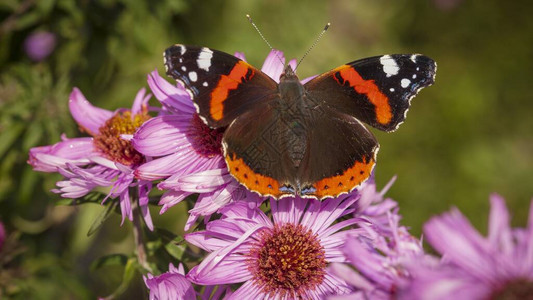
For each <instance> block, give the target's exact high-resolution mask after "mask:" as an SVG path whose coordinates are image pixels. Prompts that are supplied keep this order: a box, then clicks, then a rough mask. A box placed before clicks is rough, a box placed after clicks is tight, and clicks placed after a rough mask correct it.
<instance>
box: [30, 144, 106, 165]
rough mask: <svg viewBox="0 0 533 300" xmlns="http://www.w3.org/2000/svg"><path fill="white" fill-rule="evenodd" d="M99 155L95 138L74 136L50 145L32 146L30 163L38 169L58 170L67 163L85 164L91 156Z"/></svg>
mask: <svg viewBox="0 0 533 300" xmlns="http://www.w3.org/2000/svg"><path fill="white" fill-rule="evenodd" d="M95 155H98V153H97V152H96V151H95V148H94V146H93V138H74V139H67V140H64V141H62V142H59V143H56V144H54V145H50V146H41V147H35V148H31V149H30V152H29V159H28V163H29V164H30V165H31V166H32V167H33V168H34V170H36V171H41V172H57V168H58V167H61V168H65V167H66V164H67V163H72V164H75V165H85V164H88V163H90V160H89V159H88V158H89V157H91V156H95Z"/></svg>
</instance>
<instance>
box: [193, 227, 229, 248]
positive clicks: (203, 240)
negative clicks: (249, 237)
mask: <svg viewBox="0 0 533 300" xmlns="http://www.w3.org/2000/svg"><path fill="white" fill-rule="evenodd" d="M185 240H186V241H187V242H188V243H190V244H192V245H194V246H196V247H198V248H200V249H203V250H205V251H208V252H213V251H216V250H218V249H220V248H223V247H228V246H230V245H231V244H232V243H233V241H230V240H224V239H221V238H213V237H209V236H207V233H206V232H205V231H197V232H193V233H188V234H186V235H185Z"/></svg>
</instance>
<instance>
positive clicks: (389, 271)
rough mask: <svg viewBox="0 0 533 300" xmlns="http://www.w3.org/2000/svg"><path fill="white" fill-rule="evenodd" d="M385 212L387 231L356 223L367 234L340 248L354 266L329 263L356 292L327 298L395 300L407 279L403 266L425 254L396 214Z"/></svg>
mask: <svg viewBox="0 0 533 300" xmlns="http://www.w3.org/2000/svg"><path fill="white" fill-rule="evenodd" d="M387 215H388V216H389V223H390V224H389V228H388V229H387V230H383V228H382V227H381V226H380V225H377V226H376V225H374V224H368V225H366V226H365V225H362V224H359V225H361V226H362V227H363V228H364V229H365V230H366V233H364V234H359V235H355V236H352V237H351V238H349V239H348V240H347V241H346V244H345V245H344V248H343V251H344V254H345V256H346V259H347V261H348V262H350V264H351V265H352V267H353V269H352V268H350V267H348V266H347V265H343V264H332V265H331V271H332V272H333V273H334V274H336V275H337V276H339V277H340V278H342V279H344V280H345V281H346V282H348V283H349V284H350V285H351V286H353V287H354V288H355V292H354V293H352V294H350V295H345V296H335V297H331V298H330V299H346V300H347V299H395V296H396V291H397V290H398V289H399V288H401V287H403V286H405V284H406V282H407V281H408V280H409V279H410V274H409V272H408V271H407V270H406V268H405V265H406V264H410V263H411V262H412V261H413V260H416V259H419V258H421V257H423V256H424V250H423V248H422V242H421V241H420V240H419V239H417V238H415V237H413V236H411V235H410V234H409V232H408V231H407V228H405V227H403V226H399V224H398V221H399V218H398V217H395V216H394V215H393V214H392V213H390V212H389V213H388V214H387ZM354 269H355V270H354Z"/></svg>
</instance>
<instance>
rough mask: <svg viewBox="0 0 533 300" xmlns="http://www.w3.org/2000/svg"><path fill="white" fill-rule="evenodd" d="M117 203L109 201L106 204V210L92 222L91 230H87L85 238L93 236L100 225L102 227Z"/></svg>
mask: <svg viewBox="0 0 533 300" xmlns="http://www.w3.org/2000/svg"><path fill="white" fill-rule="evenodd" d="M117 204H118V201H109V202H108V203H107V204H106V208H105V210H104V211H102V213H101V214H100V215H99V216H98V217H97V218H96V220H94V223H93V225H91V228H90V229H89V232H87V236H91V235H93V234H94V233H95V232H96V231H98V229H100V227H102V225H104V222H105V221H106V220H107V219H108V218H109V216H111V213H112V212H113V210H115V207H116V206H117Z"/></svg>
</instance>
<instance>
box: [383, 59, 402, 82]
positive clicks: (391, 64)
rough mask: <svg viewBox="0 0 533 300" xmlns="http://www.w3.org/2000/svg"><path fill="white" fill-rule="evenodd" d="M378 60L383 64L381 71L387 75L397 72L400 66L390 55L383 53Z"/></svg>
mask: <svg viewBox="0 0 533 300" xmlns="http://www.w3.org/2000/svg"><path fill="white" fill-rule="evenodd" d="M379 62H380V63H381V65H382V66H383V72H385V74H387V77H391V76H392V75H396V74H398V71H399V70H400V67H398V64H397V63H396V61H395V60H394V58H392V57H391V56H390V55H383V56H382V57H380V58H379Z"/></svg>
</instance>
